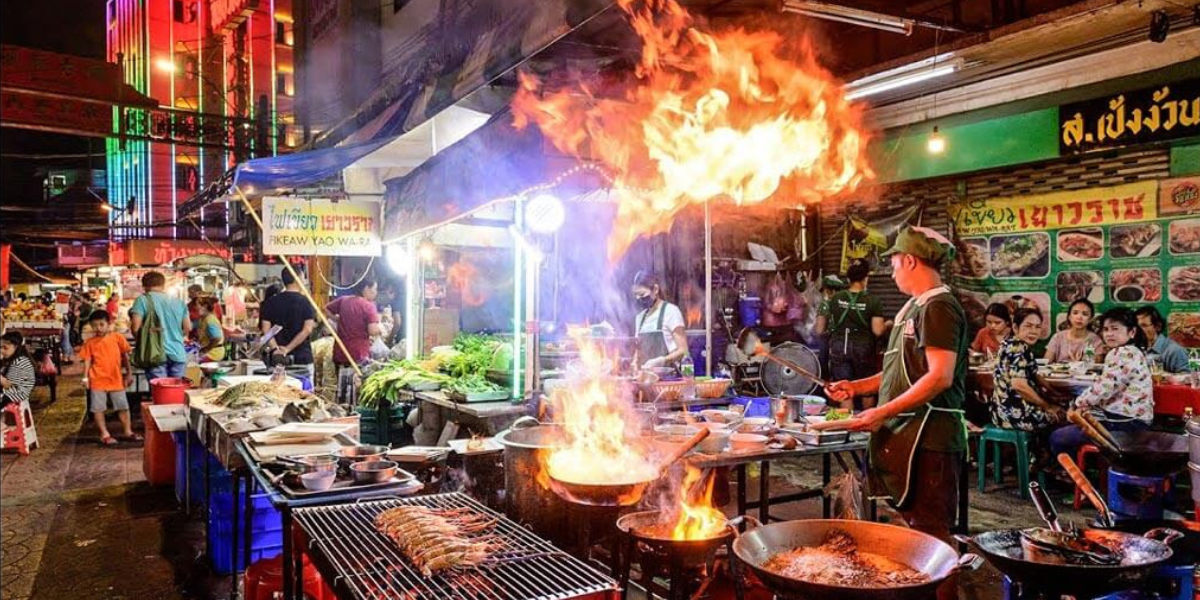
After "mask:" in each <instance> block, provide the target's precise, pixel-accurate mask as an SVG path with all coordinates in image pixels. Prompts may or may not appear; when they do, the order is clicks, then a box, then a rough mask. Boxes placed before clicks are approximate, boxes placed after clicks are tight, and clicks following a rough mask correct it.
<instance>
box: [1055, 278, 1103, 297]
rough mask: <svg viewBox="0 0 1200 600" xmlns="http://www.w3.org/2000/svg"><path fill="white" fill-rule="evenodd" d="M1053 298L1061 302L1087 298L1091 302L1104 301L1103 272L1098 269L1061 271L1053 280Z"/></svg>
mask: <svg viewBox="0 0 1200 600" xmlns="http://www.w3.org/2000/svg"><path fill="white" fill-rule="evenodd" d="M1055 298H1056V299H1057V300H1058V301H1059V302H1060V303H1063V304H1067V303H1069V302H1074V301H1075V300H1077V299H1079V298H1087V299H1088V300H1090V301H1091V302H1092V303H1093V304H1098V303H1100V302H1103V301H1104V274H1103V273H1101V272H1100V271H1063V272H1060V273H1059V274H1058V278H1057V280H1056V281H1055Z"/></svg>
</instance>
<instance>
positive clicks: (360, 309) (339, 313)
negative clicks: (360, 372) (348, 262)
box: [325, 277, 383, 366]
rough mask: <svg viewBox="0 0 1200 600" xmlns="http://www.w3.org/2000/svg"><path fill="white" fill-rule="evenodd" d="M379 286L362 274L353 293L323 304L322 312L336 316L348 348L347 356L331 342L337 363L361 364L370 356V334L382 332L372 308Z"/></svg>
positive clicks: (343, 340) (376, 314)
mask: <svg viewBox="0 0 1200 600" xmlns="http://www.w3.org/2000/svg"><path fill="white" fill-rule="evenodd" d="M378 294H379V288H378V286H377V285H376V283H375V280H373V279H371V278H369V277H364V278H363V279H362V281H360V282H358V285H356V286H354V295H352V296H342V297H341V298H337V299H335V300H334V301H333V302H330V303H329V304H326V305H325V312H326V313H327V314H328V315H329V316H330V317H334V318H336V319H337V334H338V337H340V338H342V343H343V344H345V345H346V350H348V351H349V352H350V357H349V358H347V357H346V354H345V353H343V352H342V349H341V347H340V346H338V345H337V344H334V345H333V362H334V364H337V365H340V366H348V365H350V361H351V360H353V361H354V362H355V363H358V364H362V363H364V362H366V361H367V359H368V358H370V357H371V338H372V337H374V336H377V335H380V334H382V333H383V328H382V327H381V326H380V325H379V312H378V311H376V310H375V296H376V295H378Z"/></svg>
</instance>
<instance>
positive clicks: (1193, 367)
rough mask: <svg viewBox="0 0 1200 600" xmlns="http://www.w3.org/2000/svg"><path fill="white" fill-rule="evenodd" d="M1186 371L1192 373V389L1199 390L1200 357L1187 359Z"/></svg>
mask: <svg viewBox="0 0 1200 600" xmlns="http://www.w3.org/2000/svg"><path fill="white" fill-rule="evenodd" d="M1188 370H1189V371H1191V372H1192V375H1191V380H1192V389H1197V390H1200V357H1196V356H1193V357H1191V358H1189V359H1188Z"/></svg>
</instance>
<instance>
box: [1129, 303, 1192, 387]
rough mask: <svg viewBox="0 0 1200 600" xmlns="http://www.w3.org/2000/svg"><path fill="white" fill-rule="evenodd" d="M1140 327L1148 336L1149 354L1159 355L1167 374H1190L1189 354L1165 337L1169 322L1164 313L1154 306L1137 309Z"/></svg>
mask: <svg viewBox="0 0 1200 600" xmlns="http://www.w3.org/2000/svg"><path fill="white" fill-rule="evenodd" d="M1137 322H1138V327H1141V328H1142V333H1145V334H1146V347H1147V348H1148V350H1147V352H1148V353H1149V354H1155V355H1158V360H1159V361H1160V362H1161V363H1162V368H1163V371H1166V372H1167V373H1190V372H1191V368H1189V366H1188V352H1187V350H1184V348H1183V346H1180V345H1179V343H1178V342H1176V341H1175V340H1173V339H1171V338H1169V337H1167V336H1165V335H1163V330H1164V329H1166V328H1167V322H1166V321H1165V320H1164V319H1163V316H1162V313H1160V312H1158V309H1157V308H1155V307H1153V306H1143V307H1141V308H1139V309H1137Z"/></svg>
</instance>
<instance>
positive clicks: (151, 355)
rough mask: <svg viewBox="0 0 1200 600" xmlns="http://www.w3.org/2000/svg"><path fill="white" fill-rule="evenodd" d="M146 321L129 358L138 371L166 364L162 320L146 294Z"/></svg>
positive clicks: (152, 298) (151, 298) (151, 299)
mask: <svg viewBox="0 0 1200 600" xmlns="http://www.w3.org/2000/svg"><path fill="white" fill-rule="evenodd" d="M146 304H147V305H148V306H147V307H146V308H147V310H146V319H145V320H144V322H143V323H142V328H141V329H139V330H138V333H137V346H135V347H134V349H133V354H132V355H131V356H130V357H129V360H130V362H131V363H133V366H135V367H138V368H139V369H143V370H144V369H149V368H151V367H157V366H159V365H162V364H166V362H167V349H166V346H165V344H164V343H163V335H162V319H160V318H159V316H158V311H157V310H155V308H154V297H153V296H151V295H150V293H149V292H147V293H146Z"/></svg>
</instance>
